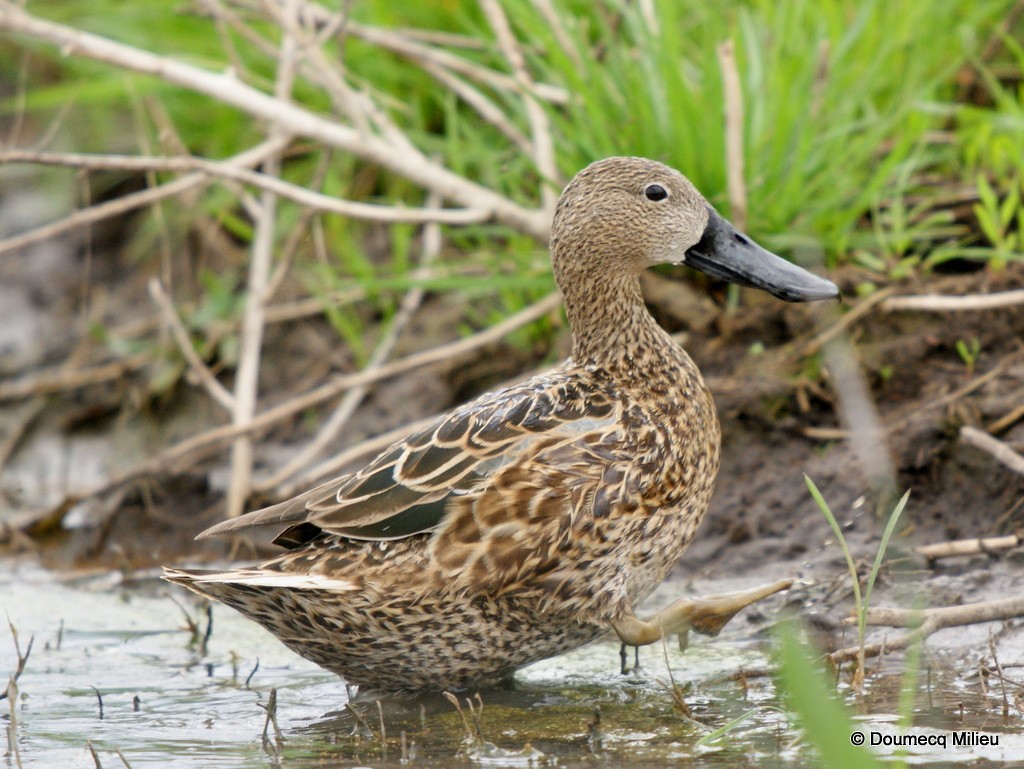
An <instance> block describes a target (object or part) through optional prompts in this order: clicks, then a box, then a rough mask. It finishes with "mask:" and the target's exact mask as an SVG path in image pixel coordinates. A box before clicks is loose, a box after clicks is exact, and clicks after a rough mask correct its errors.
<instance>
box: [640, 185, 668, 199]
mask: <svg viewBox="0 0 1024 769" xmlns="http://www.w3.org/2000/svg"><path fill="white" fill-rule="evenodd" d="M644 195H646V196H647V199H648V200H664V199H665V198H667V197H668V190H666V189H665V188H664V187H662V186H661V185H660V184H648V185H647V186H646V187H644Z"/></svg>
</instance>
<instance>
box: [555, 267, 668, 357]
mask: <svg viewBox="0 0 1024 769" xmlns="http://www.w3.org/2000/svg"><path fill="white" fill-rule="evenodd" d="M563 294H564V296H565V310H566V314H567V315H568V317H569V324H570V325H571V327H572V332H573V344H572V361H573V363H575V364H576V365H579V366H597V367H600V368H605V369H609V370H611V371H628V372H630V373H632V374H639V373H641V372H642V371H644V370H645V369H649V368H651V367H658V368H661V367H664V366H665V364H666V363H667V362H668V361H666V355H667V356H668V357H670V358H673V359H675V358H676V357H677V354H679V353H682V350H681V349H680V348H679V347H678V346H677V345H676V344H675V342H673V341H672V339H671V337H669V335H668V333H667V332H666V331H665V330H664V329H663V328H662V327H661V326H659V325H658V323H657V322H656V321H655V320H654V318H652V317H651V314H650V312H648V310H647V307H646V305H644V300H643V295H642V294H641V292H640V278H639V276H638V275H635V274H629V273H622V272H612V271H595V272H593V273H591V274H588V275H586V276H582V275H579V276H577V280H574V281H572V282H571V283H568V284H567V286H566V287H565V288H564V289H563ZM683 354H684V355H685V353H683Z"/></svg>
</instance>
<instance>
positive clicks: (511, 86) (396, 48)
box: [312, 5, 569, 105]
mask: <svg viewBox="0 0 1024 769" xmlns="http://www.w3.org/2000/svg"><path fill="white" fill-rule="evenodd" d="M312 7H313V8H318V7H319V6H315V5H314V6H312ZM321 13H322V15H323V16H324V17H326V15H327V13H328V11H327V9H326V8H322V9H321ZM348 31H349V33H351V35H352V36H353V37H358V38H359V39H361V40H364V41H366V42H367V43H372V44H374V45H377V46H380V47H381V48H385V49H387V50H389V51H392V52H394V53H397V54H400V55H402V56H406V57H408V58H410V59H412V60H413V61H418V62H423V61H431V62H433V63H435V64H437V65H439V66H442V67H444V68H445V69H450V70H451V71H452V72H458V73H459V74H460V75H465V76H466V77H468V78H470V79H472V80H476V81H477V82H479V83H483V84H484V85H488V86H491V87H492V88H498V89H500V90H502V91H512V92H516V91H518V90H519V84H518V83H517V82H516V81H515V79H514V78H511V77H509V76H508V75H503V74H502V73H500V72H495V71H494V70H492V69H488V68H487V67H481V66H480V65H478V64H474V63H473V62H471V61H469V60H468V59H463V58H462V57H461V56H455V55H454V54H451V53H449V52H447V51H443V50H440V49H438V48H432V47H430V46H428V45H423V44H422V43H418V42H416V41H415V40H411V39H409V38H408V37H405V36H404V35H401V34H398V33H397V32H395V31H393V30H390V29H382V28H381V27H372V26H368V25H365V24H358V23H356V22H354V21H350V22H349V25H348ZM536 94H537V96H538V97H539V98H541V99H544V101H547V102H550V103H552V104H557V105H563V104H567V103H568V102H569V94H568V93H567V92H566V90H565V89H564V88H561V87H559V86H554V85H549V84H547V83H538V84H537V85H536Z"/></svg>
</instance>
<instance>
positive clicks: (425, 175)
mask: <svg viewBox="0 0 1024 769" xmlns="http://www.w3.org/2000/svg"><path fill="white" fill-rule="evenodd" d="M350 27H351V29H352V31H353V32H354V30H355V27H356V25H355V24H350ZM0 29H2V30H6V31H8V32H13V33H18V34H25V35H29V36H31V37H33V38H35V39H37V40H42V41H45V42H48V43H50V44H52V45H55V46H58V47H59V48H60V49H61V51H62V52H64V53H65V54H68V55H77V56H84V57H86V58H90V59H94V60H96V61H103V62H106V63H108V64H113V65H115V66H118V67H124V68H126V69H130V70H133V71H135V72H141V73H144V74H149V75H154V76H156V77H159V78H161V79H163V80H165V81H167V82H169V83H174V84H176V85H180V86H183V87H185V88H188V89H191V90H193V91H196V92H198V93H203V94H206V95H207V96H210V97H212V98H215V99H217V100H218V101H220V102H222V103H224V104H228V105H231V106H234V107H237V108H238V109H241V110H242V111H244V112H247V113H248V114H250V115H252V116H253V117H257V118H260V119H263V120H267V121H268V122H270V123H272V124H275V125H278V126H280V128H281V130H282V131H287V132H289V133H292V134H295V135H298V136H308V137H310V138H312V139H316V140H317V141H320V142H323V143H324V144H327V145H330V146H333V147H338V148H340V149H343V150H345V151H346V152H350V153H352V154H354V155H356V156H357V157H360V158H362V159H364V160H367V161H370V162H373V163H376V164H378V165H380V166H381V167H383V168H386V169H388V170H390V171H392V172H393V173H395V174H398V175H399V176H402V177H404V178H406V179H409V180H410V181H412V182H415V183H416V184H419V185H420V186H422V187H423V188H425V189H428V190H433V191H434V192H437V193H438V194H439V195H441V196H442V197H444V198H445V199H450V200H455V201H458V202H460V203H462V204H463V205H467V206H472V207H474V208H480V209H484V210H486V211H487V212H488V213H489V214H490V215H491V216H493V217H494V218H495V219H497V220H498V221H500V222H502V223H504V224H507V225H508V226H510V227H513V228H515V229H517V230H519V231H521V232H524V233H527V234H529V235H531V236H532V237H535V238H537V239H538V240H539V241H541V242H544V243H546V242H547V241H548V239H549V238H550V226H551V221H550V217H549V216H548V214H547V212H546V211H545V210H530V209H525V208H523V207H522V206H519V205H517V204H516V203H513V202H512V201H510V200H508V199H507V198H505V197H504V196H502V195H500V194H498V193H496V192H495V191H494V190H491V189H489V188H487V187H484V186H482V185H480V184H477V183H475V182H472V181H469V180H468V179H465V178H464V177H462V176H460V175H458V174H456V173H453V172H452V171H449V170H448V169H446V168H444V167H442V166H440V165H438V164H437V163H435V162H433V161H431V160H429V159H426V158H424V157H422V156H421V155H418V154H413V153H409V152H405V151H403V150H402V149H401V148H398V147H396V146H395V145H394V144H392V143H391V142H389V141H387V140H385V139H382V138H379V137H375V136H366V135H363V134H361V133H360V132H358V131H357V130H355V129H353V128H351V127H350V126H346V125H343V124H341V123H338V122H336V121H334V120H330V119H328V118H326V117H323V116H321V115H318V114H316V113H314V112H310V111H309V110H307V109H304V108H302V107H299V106H297V105H295V104H293V103H290V102H286V101H284V100H282V99H279V98H276V97H274V96H271V95H269V94H266V93H264V92H262V91H259V90H257V89H256V88H253V87H252V86H249V85H247V84H245V83H242V82H240V81H239V80H238V79H237V78H235V77H233V76H232V75H231V74H230V73H221V74H218V73H214V72H210V71H208V70H204V69H201V68H199V67H194V66H192V65H189V64H185V63H184V62H181V61H177V60H175V59H170V58H167V57H164V56H158V55H156V54H153V53H150V52H149V51H144V50H141V49H139V48H135V47H133V46H129V45H125V44H123V43H117V42H114V41H112V40H109V39H107V38H104V37H101V36H99V35H93V34H90V33H87V32H82V31H80V30H76V29H73V28H71V27H68V26H65V25H62V24H57V23H55V22H51V21H46V20H44V19H40V18H38V17H36V16H32V15H31V14H29V13H26V12H25V11H24V10H22V9H21V8H19V7H18V6H17V5H15V4H13V3H11V2H8V1H7V0H2V2H0Z"/></svg>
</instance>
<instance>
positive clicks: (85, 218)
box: [0, 6, 284, 256]
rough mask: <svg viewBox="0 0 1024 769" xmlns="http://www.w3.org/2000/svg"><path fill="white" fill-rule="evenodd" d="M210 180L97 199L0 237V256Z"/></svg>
mask: <svg viewBox="0 0 1024 769" xmlns="http://www.w3.org/2000/svg"><path fill="white" fill-rule="evenodd" d="M0 13H2V6H0ZM2 20H3V17H2V15H0V27H2V26H3V25H2ZM283 146H284V144H280V143H278V142H276V141H267V142H263V143H261V144H257V145H256V146H255V147H252V148H251V149H248V150H246V151H245V152H240V153H239V154H237V155H234V156H232V157H230V158H227V159H226V160H221V161H219V162H218V163H217V165H218V166H221V167H224V166H228V167H245V166H255V165H259V164H260V163H262V162H263V161H264V159H265V158H267V157H269V156H270V155H272V154H274V153H275V152H278V151H280V149H281V148H282V147H283ZM210 182H211V178H210V175H209V174H207V173H192V174H189V175H188V176H183V177H182V178H180V179H175V180H174V181H172V182H168V183H167V184H163V185H161V186H159V187H154V188H152V189H148V190H142V191H141V192H133V193H131V194H129V195H125V196H123V197H120V198H117V199H115V200H110V201H107V202H106V203H98V204H97V205H94V206H89V207H88V208H83V209H80V210H78V211H73V212H72V213H70V214H68V215H67V216H66V217H64V218H63V219H59V220H58V221H56V222H51V223H50V224H44V225H43V226H41V227H37V228H35V229H33V230H29V231H28V232H23V233H21V234H19V235H13V236H11V237H9V238H4V239H3V240H0V256H3V255H4V254H7V253H10V252H12V251H19V250H21V249H23V248H28V247H29V246H34V245H35V244H37V243H42V242H43V241H46V240H50V239H51V238H56V237H58V236H60V235H63V234H65V233H67V232H71V231H72V230H77V229H81V228H83V227H88V226H89V225H91V224H95V223H96V222H100V221H103V220H104V219H109V218H111V217H114V216H120V215H122V214H126V213H128V212H129V211H134V210H135V209H137V208H142V207H143V206H148V205H151V204H153V203H154V202H156V201H158V200H162V199H164V198H167V197H171V196H172V195H180V194H182V193H183V192H187V191H189V190H191V189H193V188H195V187H198V186H201V185H204V184H209V183H210Z"/></svg>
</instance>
